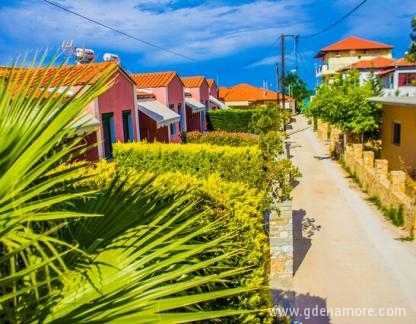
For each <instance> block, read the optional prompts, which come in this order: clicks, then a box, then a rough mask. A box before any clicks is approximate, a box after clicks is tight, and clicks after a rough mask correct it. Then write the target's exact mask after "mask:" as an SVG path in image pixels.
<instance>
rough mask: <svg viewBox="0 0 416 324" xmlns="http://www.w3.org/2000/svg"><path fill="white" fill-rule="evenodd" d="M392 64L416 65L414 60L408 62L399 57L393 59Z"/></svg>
mask: <svg viewBox="0 0 416 324" xmlns="http://www.w3.org/2000/svg"><path fill="white" fill-rule="evenodd" d="M394 65H396V66H416V62H410V61H408V60H406V59H405V58H403V57H402V58H400V59H397V60H395V61H394Z"/></svg>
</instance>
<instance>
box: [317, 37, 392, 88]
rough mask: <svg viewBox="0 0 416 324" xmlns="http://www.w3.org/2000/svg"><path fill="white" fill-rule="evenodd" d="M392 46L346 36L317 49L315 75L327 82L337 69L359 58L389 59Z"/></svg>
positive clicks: (337, 72) (335, 73)
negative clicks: (317, 62) (318, 62)
mask: <svg viewBox="0 0 416 324" xmlns="http://www.w3.org/2000/svg"><path fill="white" fill-rule="evenodd" d="M392 48H393V46H391V45H387V44H383V43H379V42H375V41H372V40H367V39H363V38H359V37H355V36H350V37H347V38H345V39H343V40H341V41H339V42H337V43H334V44H331V45H329V46H327V47H325V48H323V49H321V50H320V51H319V53H318V54H317V55H316V56H315V58H317V59H320V60H321V63H320V64H319V66H318V68H317V70H316V76H317V77H319V78H322V82H323V83H328V82H330V80H331V79H332V78H333V77H334V76H335V75H337V74H339V71H341V70H342V69H344V68H345V67H348V66H350V65H352V64H354V63H356V62H357V61H360V60H371V59H374V58H376V57H383V58H387V59H391V57H392V54H391V52H392Z"/></svg>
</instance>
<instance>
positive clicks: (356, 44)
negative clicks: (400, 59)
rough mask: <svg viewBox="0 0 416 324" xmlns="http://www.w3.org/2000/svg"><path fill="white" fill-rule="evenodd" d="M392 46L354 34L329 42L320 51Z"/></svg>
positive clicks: (389, 47) (386, 47)
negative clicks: (332, 42) (329, 43)
mask: <svg viewBox="0 0 416 324" xmlns="http://www.w3.org/2000/svg"><path fill="white" fill-rule="evenodd" d="M391 48H393V46H391V45H387V44H383V43H379V42H375V41H372V40H368V39H364V38H359V37H355V36H350V37H347V38H345V39H343V40H340V41H339V42H336V43H334V44H331V45H329V46H327V47H325V48H323V49H321V52H332V51H345V50H359V49H362V50H365V49H391Z"/></svg>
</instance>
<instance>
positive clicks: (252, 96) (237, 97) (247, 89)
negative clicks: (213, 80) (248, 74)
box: [218, 83, 293, 102]
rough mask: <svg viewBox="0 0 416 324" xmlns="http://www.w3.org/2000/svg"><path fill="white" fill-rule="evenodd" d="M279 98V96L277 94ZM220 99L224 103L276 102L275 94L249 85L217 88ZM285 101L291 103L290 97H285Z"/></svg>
mask: <svg viewBox="0 0 416 324" xmlns="http://www.w3.org/2000/svg"><path fill="white" fill-rule="evenodd" d="M279 96H280V97H281V95H280V94H279ZM218 97H219V98H220V99H222V100H223V101H226V102H231V101H251V102H253V101H263V100H270V101H272V100H277V93H276V92H275V91H272V90H264V89H263V88H257V87H254V86H252V85H249V84H245V83H243V84H238V85H236V86H234V87H233V88H223V87H220V88H219V96H218ZM286 100H287V101H292V100H293V99H292V98H291V97H288V96H286Z"/></svg>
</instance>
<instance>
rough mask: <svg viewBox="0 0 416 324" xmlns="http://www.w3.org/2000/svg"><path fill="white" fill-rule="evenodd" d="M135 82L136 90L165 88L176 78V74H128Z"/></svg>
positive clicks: (170, 72) (171, 72)
mask: <svg viewBox="0 0 416 324" xmlns="http://www.w3.org/2000/svg"><path fill="white" fill-rule="evenodd" d="M130 76H131V78H132V79H133V80H134V81H135V82H136V84H137V87H138V88H162V87H167V86H168V85H169V83H170V82H171V81H172V80H173V78H175V76H177V73H176V72H173V71H169V72H154V73H137V74H130Z"/></svg>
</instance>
